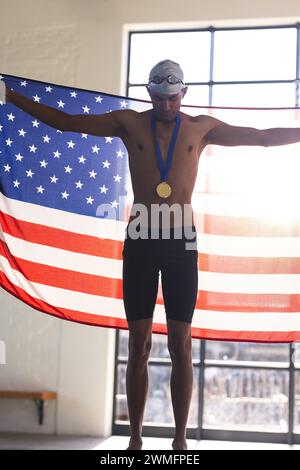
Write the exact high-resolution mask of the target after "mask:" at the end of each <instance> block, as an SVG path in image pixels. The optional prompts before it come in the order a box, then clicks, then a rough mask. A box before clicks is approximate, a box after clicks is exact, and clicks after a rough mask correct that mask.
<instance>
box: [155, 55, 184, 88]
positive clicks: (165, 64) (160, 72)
mask: <svg viewBox="0 0 300 470" xmlns="http://www.w3.org/2000/svg"><path fill="white" fill-rule="evenodd" d="M185 86H186V85H185V83H184V81H183V71H182V69H181V67H180V65H179V64H177V62H173V60H169V59H166V60H162V61H161V62H158V64H156V65H155V66H154V67H153V68H152V69H151V71H150V74H149V81H148V89H149V91H151V92H156V93H162V94H164V95H174V94H176V93H179V92H180V91H181V90H182V89H183V88H184V87H185Z"/></svg>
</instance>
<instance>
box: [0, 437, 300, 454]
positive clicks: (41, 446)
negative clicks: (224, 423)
mask: <svg viewBox="0 0 300 470" xmlns="http://www.w3.org/2000/svg"><path fill="white" fill-rule="evenodd" d="M143 441H144V447H143V450H171V449H172V448H171V443H172V439H157V438H154V437H144V438H143ZM127 445H128V437H125V436H111V437H109V438H107V439H101V438H100V437H80V436H53V435H37V434H11V433H0V450H1V449H2V450H3V449H14V450H19V449H32V450H47V449H49V450H59V449H64V450H81V449H82V450H124V449H126V447H127ZM188 448H189V450H196V449H197V450H226V449H227V450H247V449H251V450H260V449H263V450H291V449H294V450H295V449H297V450H300V446H299V445H297V446H288V445H285V444H262V443H250V442H228V441H194V440H188Z"/></svg>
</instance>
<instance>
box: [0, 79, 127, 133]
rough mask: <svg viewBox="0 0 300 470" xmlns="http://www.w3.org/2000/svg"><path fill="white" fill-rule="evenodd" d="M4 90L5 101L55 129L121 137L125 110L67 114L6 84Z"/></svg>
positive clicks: (2, 83)
mask: <svg viewBox="0 0 300 470" xmlns="http://www.w3.org/2000/svg"><path fill="white" fill-rule="evenodd" d="M0 85H1V87H2V93H3V85H4V82H2V81H0ZM4 86H5V85H4ZM4 92H5V101H6V103H12V104H14V105H15V106H17V107H18V108H20V109H22V110H23V111H25V112H26V113H28V114H30V115H31V116H34V117H36V118H37V119H39V120H40V121H42V122H44V123H45V124H48V125H49V126H51V127H54V128H55V129H59V130H61V131H69V132H82V133H85V134H91V135H96V136H102V137H107V136H117V137H122V135H123V133H124V126H123V123H124V113H126V112H128V111H126V110H122V111H112V112H111V113H106V114H91V115H89V116H87V115H84V114H75V115H74V114H67V113H64V112H63V111H60V110H58V109H55V108H53V107H51V106H46V105H44V104H42V103H37V102H35V101H32V100H30V99H29V98H27V97H26V96H24V95H22V94H20V93H17V92H15V91H12V90H11V89H10V88H8V87H7V86H5V90H4Z"/></svg>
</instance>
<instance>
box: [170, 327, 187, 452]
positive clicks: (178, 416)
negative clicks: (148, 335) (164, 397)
mask: <svg viewBox="0 0 300 470" xmlns="http://www.w3.org/2000/svg"><path fill="white" fill-rule="evenodd" d="M168 347H169V352H170V357H171V360H172V372H171V397H172V405H173V412H174V419H175V436H174V440H173V442H172V447H173V449H176V450H184V449H187V443H186V425H187V420H188V414H189V408H190V402H191V398H192V390H193V365H192V339H191V325H190V324H189V323H187V322H181V321H176V320H168Z"/></svg>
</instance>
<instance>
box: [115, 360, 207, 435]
mask: <svg viewBox="0 0 300 470" xmlns="http://www.w3.org/2000/svg"><path fill="white" fill-rule="evenodd" d="M148 372H149V388H148V395H147V402H146V407H145V413H144V424H148V425H149V424H150V425H153V424H154V425H157V424H166V425H170V426H174V416H173V408H172V402H171V391H170V377H171V367H170V366H149V368H148ZM117 377H118V382H117V394H116V416H115V420H116V421H119V422H122V423H124V424H125V423H128V421H129V418H128V408H127V400H126V366H125V365H119V366H118V374H117ZM198 380H199V369H198V367H195V368H194V384H193V395H192V401H191V407H190V413H189V419H188V426H196V425H197V422H198Z"/></svg>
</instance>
